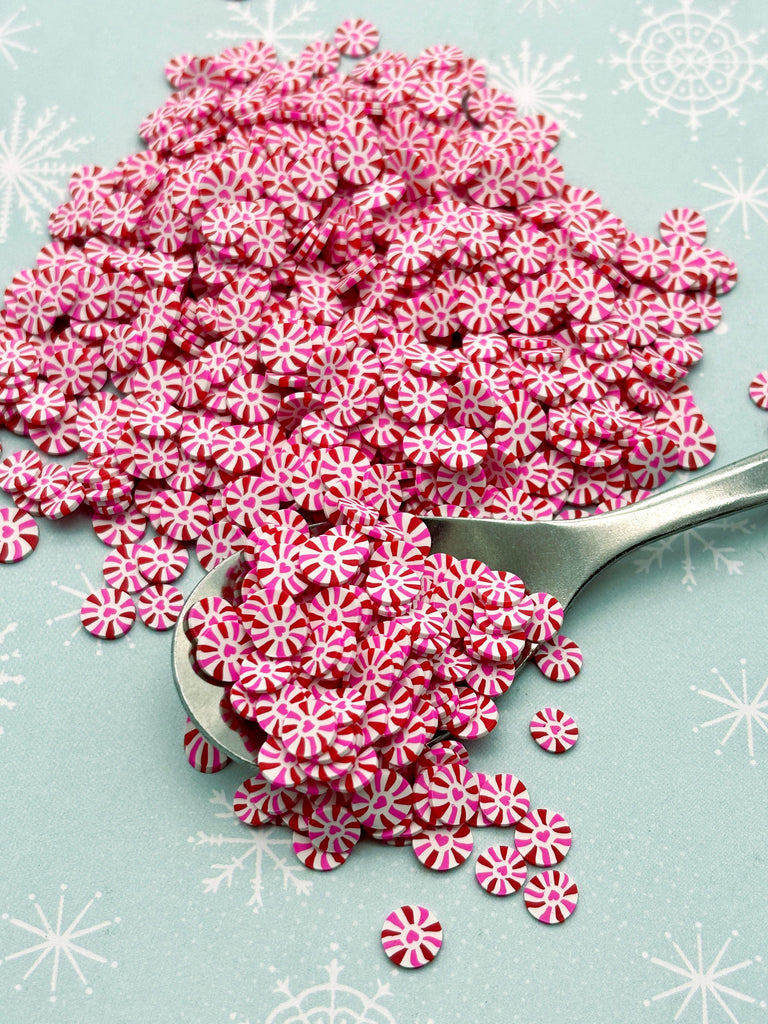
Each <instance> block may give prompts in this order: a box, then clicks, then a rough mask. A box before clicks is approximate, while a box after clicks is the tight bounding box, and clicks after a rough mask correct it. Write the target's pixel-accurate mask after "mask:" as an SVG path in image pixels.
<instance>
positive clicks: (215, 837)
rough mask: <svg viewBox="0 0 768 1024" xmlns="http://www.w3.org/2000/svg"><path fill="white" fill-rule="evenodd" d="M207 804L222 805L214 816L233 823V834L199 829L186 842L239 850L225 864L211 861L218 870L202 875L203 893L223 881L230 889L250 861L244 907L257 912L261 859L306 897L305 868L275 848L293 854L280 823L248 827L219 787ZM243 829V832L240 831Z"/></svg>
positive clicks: (261, 895)
mask: <svg viewBox="0 0 768 1024" xmlns="http://www.w3.org/2000/svg"><path fill="white" fill-rule="evenodd" d="M209 802H210V803H212V804H213V805H214V806H217V807H222V808H224V810H221V811H217V812H216V817H217V818H224V819H227V820H231V821H233V822H236V823H237V827H238V834H237V835H224V833H222V832H219V833H218V834H214V833H208V832H203V831H199V832H198V833H197V835H196V836H189V837H188V838H187V842H188V843H193V844H194V845H195V846H196V847H197V846H201V847H209V848H211V847H213V848H218V849H222V848H225V849H232V848H235V849H237V850H239V851H240V852H239V853H235V854H233V855H232V858H231V860H229V861H228V862H227V863H225V864H216V863H214V864H211V870H215V871H218V872H219V873H218V874H217V875H212V876H210V877H208V878H204V879H203V880H202V881H203V886H204V891H205V892H206V893H209V892H212V893H216V892H218V891H219V889H220V888H221V885H222V883H223V882H226V885H227V888H228V889H231V888H232V884H233V881H234V879H235V877H236V875H238V873H239V872H240V871H245V869H246V867H247V865H248V862H249V861H251V862H252V867H253V874H252V876H251V896H250V898H249V900H248V904H247V905H248V906H249V907H252V908H253V912H254V914H258V912H259V910H261V909H262V908H263V906H264V867H265V861H266V862H271V864H272V868H273V870H274V871H275V872H276V873H277V874H279V875H281V876H282V879H283V889H288V885H289V883H290V884H291V885H292V886H293V888H294V890H295V892H296V895H298V896H308V895H309V893H310V892H311V891H312V880H311V878H309V877H307V875H308V874H309V872H308V870H307V869H306V868H305V867H304V866H303V865H302V864H300V863H299V862H298V861H296V863H293V864H292V863H288V861H287V860H286V858H285V857H284V856H282V855H281V854H280V853H279V852H277V851H278V850H280V849H281V848H284V847H287V851H288V852H289V853H290V855H291V856H292V855H293V851H292V847H293V837H292V834H291V833H290V832H289V831H288V830H287V829H284V828H281V827H280V826H277V825H275V826H273V827H271V828H262V827H260V828H250V827H249V826H247V825H243V823H242V822H241V821H240V820H239V819H238V818H237V816H236V815H235V813H234V811H233V810H232V802H231V801H230V800H228V799H227V797H226V795H225V793H224V791H223V790H220V789H215V790H214V791H213V796H212V797H211V798H210V801H209ZM243 830H245V834H244V832H243Z"/></svg>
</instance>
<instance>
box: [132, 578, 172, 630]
mask: <svg viewBox="0 0 768 1024" xmlns="http://www.w3.org/2000/svg"><path fill="white" fill-rule="evenodd" d="M136 604H137V607H138V610H139V618H140V619H141V621H142V622H143V623H144V625H145V626H147V627H148V628H149V629H155V630H157V631H158V632H162V631H164V630H166V629H170V628H171V627H172V626H175V625H176V622H177V621H178V618H179V615H180V614H181V609H182V608H183V607H184V595H183V594H182V592H181V591H180V590H178V589H177V588H176V587H172V586H171V585H170V584H168V583H154V584H150V586H148V587H145V588H144V590H142V592H141V593H140V594H139V597H138V600H137V601H136Z"/></svg>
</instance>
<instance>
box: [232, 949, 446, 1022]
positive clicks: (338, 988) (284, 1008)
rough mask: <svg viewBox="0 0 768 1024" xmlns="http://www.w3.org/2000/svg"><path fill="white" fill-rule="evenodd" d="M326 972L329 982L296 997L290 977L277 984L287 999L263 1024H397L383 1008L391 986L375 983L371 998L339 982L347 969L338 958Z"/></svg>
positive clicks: (236, 1019)
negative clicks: (384, 999)
mask: <svg viewBox="0 0 768 1024" xmlns="http://www.w3.org/2000/svg"><path fill="white" fill-rule="evenodd" d="M270 970H275V968H270ZM323 970H324V971H325V972H326V973H327V975H328V980H327V981H325V982H321V983H319V984H317V985H312V986H310V987H309V988H306V989H304V990H303V991H301V992H298V993H297V994H295V995H294V994H293V992H292V991H291V979H290V978H289V977H286V978H283V979H281V980H280V981H278V982H277V984H276V985H275V987H274V989H273V992H276V993H278V994H279V995H282V996H284V997H285V998H284V999H283V1001H282V1002H281V1003H280V1004H279V1005H278V1006H276V1007H275V1008H274V1009H273V1010H272V1012H271V1013H270V1014H269V1016H268V1017H267V1019H266V1021H265V1022H264V1024H396V1021H395V1018H394V1017H393V1016H392V1014H391V1013H390V1012H389V1010H388V1009H387V1008H386V1007H384V1006H382V1005H381V1000H382V999H383V998H385V997H386V996H391V995H392V992H391V989H390V987H389V985H387V984H383V983H382V982H381V981H380V980H379V979H376V991H375V992H374V994H373V995H371V996H369V995H366V994H365V993H364V992H361V991H360V990H359V989H356V988H352V986H351V985H345V984H343V983H342V982H340V981H339V975H340V974H341V972H342V971H343V970H344V968H343V966H342V965H341V964H340V963H339V961H338V960H336V959H335V958H334V959H333V960H331V962H330V963H329V964H327V965H325V966H324V967H323ZM229 1019H230V1021H234V1022H237V1024H251V1022H250V1020H249V1019H243V1018H242V1017H241V1015H240V1014H239V1013H237V1012H234V1013H231V1014H230V1015H229ZM428 1024H431V1022H428Z"/></svg>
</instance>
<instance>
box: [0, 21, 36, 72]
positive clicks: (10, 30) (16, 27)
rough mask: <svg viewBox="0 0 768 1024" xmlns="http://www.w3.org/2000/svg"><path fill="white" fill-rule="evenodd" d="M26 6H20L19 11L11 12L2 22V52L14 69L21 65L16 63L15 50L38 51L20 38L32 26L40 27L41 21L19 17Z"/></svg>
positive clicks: (0, 26) (0, 33) (0, 30)
mask: <svg viewBox="0 0 768 1024" xmlns="http://www.w3.org/2000/svg"><path fill="white" fill-rule="evenodd" d="M26 9H27V8H26V7H20V8H19V10H18V11H15V12H14V13H13V14H9V15H8V17H7V18H6V19H5V21H3V22H0V54H1V55H2V56H3V57H5V59H6V60H7V61H8V63H9V64H10V65H11V67H12V68H13V69H14V71H17V70H18V67H19V65H18V64H17V63H16V59H15V55H14V51H16V52H18V53H21V52H24V53H37V50H35V49H33V48H32V47H31V46H27V45H26V43H22V41H21V40H20V39H19V38H18V36H19V34H20V33H21V32H27V31H28V30H29V29H31V28H39V26H40V22H39V21H37V20H36V19H35V21H27V22H22V21H19V18H20V17H21V15H22V14H24V12H25V11H26Z"/></svg>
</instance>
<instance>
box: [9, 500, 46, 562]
mask: <svg viewBox="0 0 768 1024" xmlns="http://www.w3.org/2000/svg"><path fill="white" fill-rule="evenodd" d="M39 539H40V534H39V532H38V529H37V523H36V522H35V520H34V519H33V518H32V516H30V515H27V513H26V512H22V511H21V510H20V509H17V508H0V562H20V561H21V560H22V558H26V557H27V555H29V554H31V553H32V552H33V551H34V550H35V548H36V547H37V542H38V540H39Z"/></svg>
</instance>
